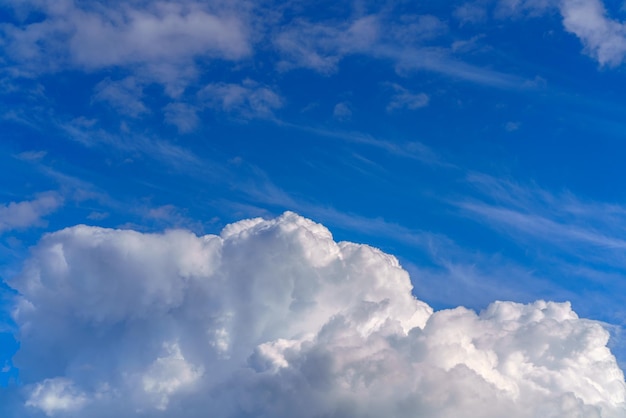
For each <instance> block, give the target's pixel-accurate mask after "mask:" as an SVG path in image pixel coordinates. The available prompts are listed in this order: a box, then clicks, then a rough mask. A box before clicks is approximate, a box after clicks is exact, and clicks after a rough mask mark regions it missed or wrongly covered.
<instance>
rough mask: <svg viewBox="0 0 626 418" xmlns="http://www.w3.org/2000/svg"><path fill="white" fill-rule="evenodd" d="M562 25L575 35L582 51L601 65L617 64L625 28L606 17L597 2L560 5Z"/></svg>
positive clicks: (625, 52)
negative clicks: (581, 45) (582, 46)
mask: <svg viewBox="0 0 626 418" xmlns="http://www.w3.org/2000/svg"><path fill="white" fill-rule="evenodd" d="M560 8H561V14H562V15H563V26H565V29H566V30H567V31H568V32H571V33H573V34H575V35H576V36H578V38H579V39H580V40H581V42H582V43H583V45H584V47H585V52H586V53H587V54H589V55H590V56H592V57H593V58H594V59H596V60H597V61H598V62H599V63H600V64H601V65H618V64H621V63H622V62H623V60H624V56H626V28H625V27H624V24H623V23H622V22H618V21H616V20H613V19H610V18H609V17H608V16H607V12H606V9H605V8H604V4H603V3H602V2H601V1H600V0H566V1H563V2H561V7H560Z"/></svg>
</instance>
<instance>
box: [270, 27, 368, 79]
mask: <svg viewBox="0 0 626 418" xmlns="http://www.w3.org/2000/svg"><path fill="white" fill-rule="evenodd" d="M379 26H380V22H379V19H378V17H377V16H365V17H361V18H359V19H356V20H354V21H352V22H347V23H342V24H339V25H338V24H334V23H330V22H329V23H312V22H308V21H305V20H301V19H300V20H295V21H294V22H293V23H292V24H291V25H290V26H289V27H287V28H285V29H283V30H282V31H281V32H280V33H279V34H278V35H277V36H276V37H275V39H274V44H275V45H276V47H277V48H278V50H279V51H280V52H281V53H282V56H283V61H282V63H281V64H280V67H281V68H283V69H291V68H294V67H304V68H310V69H313V70H316V71H319V72H321V73H332V72H334V71H335V70H336V67H337V64H338V63H339V61H340V60H341V59H342V58H343V57H344V56H346V55H349V54H354V53H359V52H366V51H369V50H371V46H372V45H373V44H374V43H376V42H377V41H378V40H379V29H380V27H379Z"/></svg>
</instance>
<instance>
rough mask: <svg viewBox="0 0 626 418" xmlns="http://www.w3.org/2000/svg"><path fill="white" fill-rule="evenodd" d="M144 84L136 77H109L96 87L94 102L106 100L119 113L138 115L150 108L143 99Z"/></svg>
mask: <svg viewBox="0 0 626 418" xmlns="http://www.w3.org/2000/svg"><path fill="white" fill-rule="evenodd" d="M142 95H143V86H142V85H141V84H140V83H139V82H138V81H137V79H136V78H135V77H126V78H124V79H122V80H111V79H110V78H107V79H105V80H103V81H101V82H100V83H98V84H97V85H96V87H95V88H94V96H93V99H92V100H93V102H104V103H107V104H108V105H109V106H111V107H112V108H114V109H115V110H117V111H118V112H119V113H121V114H124V115H128V116H131V117H134V118H136V117H138V116H140V115H142V114H144V113H148V112H149V110H148V108H147V107H146V105H145V104H144V103H143V102H142V101H141V97H142Z"/></svg>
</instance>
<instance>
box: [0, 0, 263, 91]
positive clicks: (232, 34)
mask: <svg viewBox="0 0 626 418" xmlns="http://www.w3.org/2000/svg"><path fill="white" fill-rule="evenodd" d="M216 6H217V4H212V5H211V4H206V3H202V2H196V1H182V2H173V1H161V2H131V3H124V4H122V5H118V6H115V7H107V6H106V5H103V4H100V3H97V4H94V3H91V2H74V1H71V0H67V1H60V2H41V1H34V0H33V1H27V2H14V4H13V7H14V8H16V9H21V10H27V14H28V12H32V13H38V14H39V15H40V16H41V18H42V19H38V20H37V21H36V22H32V23H30V22H28V21H26V20H24V21H23V22H22V23H19V24H16V25H11V24H6V25H4V26H3V27H2V31H1V32H0V35H1V36H2V38H3V41H4V44H5V48H6V51H7V53H8V54H9V56H10V57H11V58H12V59H13V60H15V61H16V62H18V63H19V64H20V66H19V71H21V72H34V73H39V72H42V71H57V70H62V69H68V68H80V69H85V70H97V69H102V68H110V67H116V66H121V67H125V66H138V67H140V69H142V71H143V72H142V73H143V74H144V75H146V76H149V77H150V79H153V80H157V81H160V82H163V83H166V84H172V87H171V89H172V93H174V92H175V91H176V90H177V89H178V87H176V85H177V84H179V82H180V79H181V78H185V77H188V76H191V75H193V72H194V71H195V70H194V65H193V60H194V59H195V58H198V57H208V58H219V59H226V60H239V59H241V58H243V57H245V56H247V55H249V54H250V53H251V45H250V41H249V39H248V37H249V34H248V30H247V27H246V24H245V23H244V21H243V19H242V17H243V13H242V14H241V15H240V16H237V15H236V14H235V13H233V11H232V10H231V9H230V7H229V6H228V5H226V4H222V6H223V7H221V8H220V7H216Z"/></svg>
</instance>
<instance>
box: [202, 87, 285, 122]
mask: <svg viewBox="0 0 626 418" xmlns="http://www.w3.org/2000/svg"><path fill="white" fill-rule="evenodd" d="M198 96H199V97H200V99H201V100H202V101H203V102H204V103H205V104H206V105H207V106H209V107H211V108H214V109H219V110H222V111H224V112H230V113H232V114H234V115H236V116H239V117H241V118H244V119H252V118H272V117H273V116H274V110H276V109H279V108H281V107H282V106H283V99H282V98H281V97H280V96H279V95H278V94H277V93H275V92H274V91H273V90H271V89H270V88H269V87H266V86H263V85H260V84H259V83H257V82H255V81H252V80H249V79H248V80H244V81H243V83H241V84H232V83H212V84H209V85H207V86H205V87H204V88H203V89H202V90H200V92H199V93H198Z"/></svg>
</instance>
